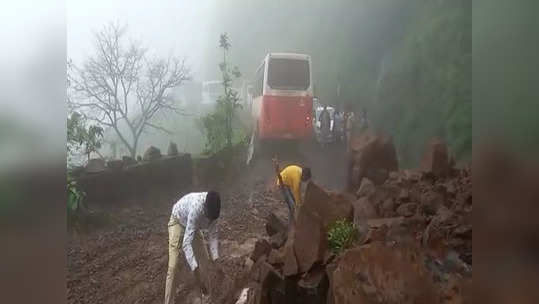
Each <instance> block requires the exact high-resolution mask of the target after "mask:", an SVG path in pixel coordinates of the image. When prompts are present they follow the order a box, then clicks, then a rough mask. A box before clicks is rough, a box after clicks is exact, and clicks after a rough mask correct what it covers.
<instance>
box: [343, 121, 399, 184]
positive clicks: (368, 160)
mask: <svg viewBox="0 0 539 304" xmlns="http://www.w3.org/2000/svg"><path fill="white" fill-rule="evenodd" d="M350 153H351V157H350V163H349V164H348V165H349V176H348V187H349V190H355V189H357V188H358V187H359V185H360V182H361V180H362V179H363V178H364V177H367V178H368V179H370V180H371V181H373V182H374V183H375V184H377V185H379V184H382V183H383V182H384V181H385V180H386V179H387V178H388V176H389V173H390V172H392V171H397V170H398V167H399V166H398V161H397V152H396V150H395V146H394V145H393V140H392V139H391V137H390V136H389V135H387V134H384V133H381V132H380V133H376V132H374V131H373V130H367V131H365V132H362V133H361V134H359V135H358V136H355V137H353V138H352V140H351V143H350Z"/></svg>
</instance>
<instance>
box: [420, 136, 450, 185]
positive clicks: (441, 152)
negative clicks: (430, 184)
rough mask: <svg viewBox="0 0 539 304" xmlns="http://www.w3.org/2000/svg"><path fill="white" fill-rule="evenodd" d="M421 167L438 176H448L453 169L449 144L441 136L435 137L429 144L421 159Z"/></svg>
mask: <svg viewBox="0 0 539 304" xmlns="http://www.w3.org/2000/svg"><path fill="white" fill-rule="evenodd" d="M420 169H421V170H422V171H424V172H429V173H432V174H434V176H437V177H446V176H448V175H449V173H450V171H451V165H450V159H449V157H448V152H447V145H446V144H445V142H444V141H443V140H441V139H439V138H433V139H431V140H430V141H429V143H428V144H427V148H426V150H425V154H424V155H423V158H422V159H421V164H420Z"/></svg>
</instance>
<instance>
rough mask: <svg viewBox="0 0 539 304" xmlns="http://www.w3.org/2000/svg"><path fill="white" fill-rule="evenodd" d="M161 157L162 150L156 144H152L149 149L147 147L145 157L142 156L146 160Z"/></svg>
mask: <svg viewBox="0 0 539 304" xmlns="http://www.w3.org/2000/svg"><path fill="white" fill-rule="evenodd" d="M160 158H161V150H159V149H157V148H156V147H154V146H150V147H149V148H148V149H146V152H144V157H143V158H142V159H143V160H144V161H152V160H157V159H160Z"/></svg>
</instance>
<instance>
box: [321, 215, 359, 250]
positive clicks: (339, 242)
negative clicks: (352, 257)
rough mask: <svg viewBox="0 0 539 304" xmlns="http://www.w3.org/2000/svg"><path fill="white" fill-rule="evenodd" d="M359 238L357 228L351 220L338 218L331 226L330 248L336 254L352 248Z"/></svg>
mask: <svg viewBox="0 0 539 304" xmlns="http://www.w3.org/2000/svg"><path fill="white" fill-rule="evenodd" d="M357 239H358V233H357V230H356V229H355V227H354V225H353V223H352V222H350V221H347V220H337V221H335V222H334V223H332V224H331V225H330V226H329V229H328V243H329V249H330V250H331V252H333V253H334V254H339V253H341V252H342V251H344V250H345V249H348V248H350V247H351V246H352V245H353V244H354V242H355V241H356V240H357Z"/></svg>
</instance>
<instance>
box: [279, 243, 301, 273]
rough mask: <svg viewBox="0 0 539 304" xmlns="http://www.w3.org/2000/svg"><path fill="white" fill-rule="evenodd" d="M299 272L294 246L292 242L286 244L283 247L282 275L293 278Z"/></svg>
mask: <svg viewBox="0 0 539 304" xmlns="http://www.w3.org/2000/svg"><path fill="white" fill-rule="evenodd" d="M298 272H299V268H298V261H297V258H296V252H295V251H294V244H293V243H292V242H290V243H287V244H286V245H285V247H284V266H283V275H284V276H293V275H296V274H297V273H298Z"/></svg>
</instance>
